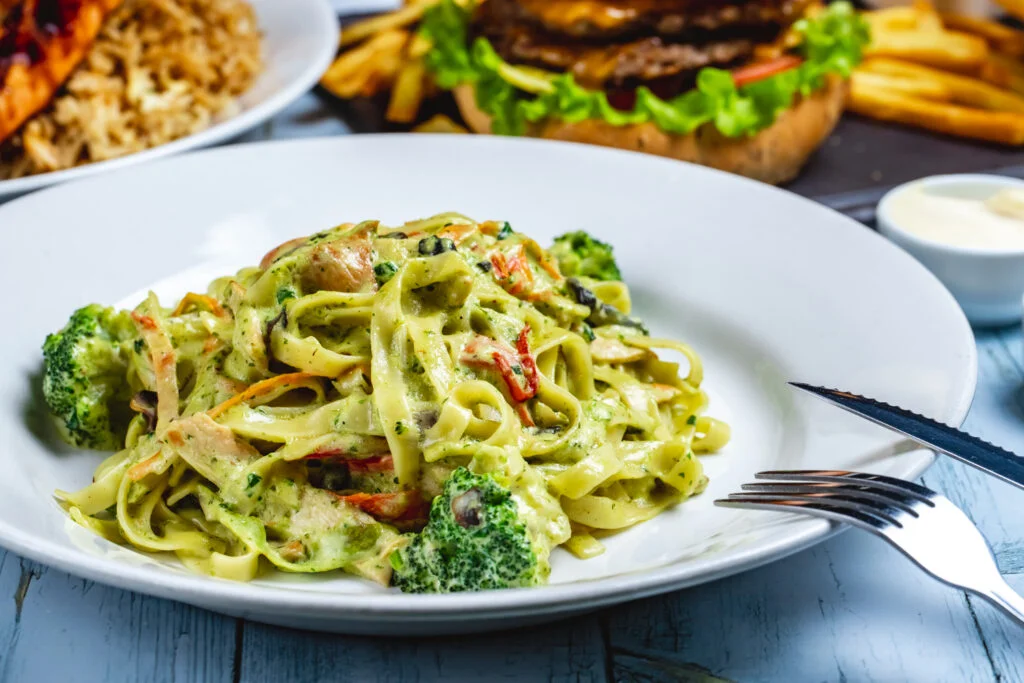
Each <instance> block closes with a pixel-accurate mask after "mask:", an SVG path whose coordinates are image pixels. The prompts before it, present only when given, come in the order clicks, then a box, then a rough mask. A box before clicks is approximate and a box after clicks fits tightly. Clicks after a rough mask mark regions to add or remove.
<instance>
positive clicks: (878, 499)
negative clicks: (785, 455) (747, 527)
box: [741, 481, 918, 517]
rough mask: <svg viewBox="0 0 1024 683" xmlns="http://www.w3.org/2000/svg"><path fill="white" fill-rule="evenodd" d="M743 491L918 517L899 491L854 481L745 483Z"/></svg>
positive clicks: (909, 501) (908, 501) (910, 501)
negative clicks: (874, 506) (864, 504)
mask: <svg viewBox="0 0 1024 683" xmlns="http://www.w3.org/2000/svg"><path fill="white" fill-rule="evenodd" d="M741 488H742V489H743V490H744V491H747V492H749V493H770V494H774V495H782V494H786V495H790V496H805V495H806V496H815V497H822V498H827V499H829V500H831V499H833V498H835V499H839V500H850V501H865V502H867V501H870V502H871V503H875V504H878V505H880V506H882V507H884V508H887V509H892V508H895V510H893V512H896V513H897V514H898V513H899V512H905V513H907V514H910V515H913V516H914V517H917V516H918V514H917V511H916V510H914V508H913V505H912V503H913V502H914V499H910V500H908V499H907V497H906V496H904V495H902V494H901V493H899V492H896V491H889V490H885V489H872V488H870V487H865V486H861V485H859V484H857V483H855V482H849V483H843V484H840V483H834V482H810V483H807V484H793V483H790V482H788V481H787V482H781V481H780V482H775V481H768V482H757V483H753V484H743V486H742V487H741ZM887 514H888V513H887Z"/></svg>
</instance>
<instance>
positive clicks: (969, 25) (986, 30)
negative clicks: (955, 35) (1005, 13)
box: [942, 13, 1024, 57]
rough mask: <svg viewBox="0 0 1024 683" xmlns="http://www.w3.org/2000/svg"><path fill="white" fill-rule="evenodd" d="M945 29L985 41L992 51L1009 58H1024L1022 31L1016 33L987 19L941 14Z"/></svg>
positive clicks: (1023, 33) (1023, 32) (1023, 36)
mask: <svg viewBox="0 0 1024 683" xmlns="http://www.w3.org/2000/svg"><path fill="white" fill-rule="evenodd" d="M942 25H943V26H944V27H945V28H948V29H952V30H954V31H960V32H961V33H970V34H972V35H975V36H978V37H979V38H982V39H983V40H985V41H986V42H987V43H988V44H989V47H990V48H992V49H993V50H996V51H998V52H1001V53H1003V54H1006V55H1010V56H1011V57H1024V31H1017V30H1016V29H1012V28H1010V27H1009V26H1004V25H1003V24H1000V23H998V22H995V21H991V20H989V19H980V18H978V17H968V16H964V15H962V14H946V13H943V14H942Z"/></svg>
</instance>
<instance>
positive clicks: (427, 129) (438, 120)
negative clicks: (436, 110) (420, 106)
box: [413, 114, 469, 134]
mask: <svg viewBox="0 0 1024 683" xmlns="http://www.w3.org/2000/svg"><path fill="white" fill-rule="evenodd" d="M413 131H414V132H416V133H460V134H461V133H468V132H469V130H468V129H467V128H466V127H465V126H460V125H459V124H457V123H455V122H454V121H452V120H451V119H450V118H448V117H447V116H445V115H444V114H435V115H434V116H432V117H431V118H430V119H429V120H427V121H424V122H423V123H421V124H420V125H418V126H416V127H415V128H413Z"/></svg>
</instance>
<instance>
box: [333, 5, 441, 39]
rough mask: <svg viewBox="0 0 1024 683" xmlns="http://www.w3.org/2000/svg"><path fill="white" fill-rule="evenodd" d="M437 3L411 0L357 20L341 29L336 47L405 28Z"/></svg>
mask: <svg viewBox="0 0 1024 683" xmlns="http://www.w3.org/2000/svg"><path fill="white" fill-rule="evenodd" d="M437 3H438V0H413V1H412V2H409V3H407V4H406V5H405V6H404V7H402V9H400V10H397V11H395V12H389V13H388V14H381V15H380V16H376V17H371V18H370V19H364V20H363V21H357V22H356V23H354V24H352V25H351V26H348V27H346V28H344V29H343V30H342V32H341V39H340V40H339V41H338V47H347V46H349V45H355V44H356V43H361V42H362V41H364V40H366V39H367V38H370V37H371V36H374V35H376V34H378V33H383V32H385V31H393V30H395V29H399V28H405V27H407V26H409V25H410V24H413V23H415V22H417V21H419V20H420V18H421V17H422V16H423V12H424V11H425V10H426V9H427V8H428V7H430V6H431V5H436V4H437Z"/></svg>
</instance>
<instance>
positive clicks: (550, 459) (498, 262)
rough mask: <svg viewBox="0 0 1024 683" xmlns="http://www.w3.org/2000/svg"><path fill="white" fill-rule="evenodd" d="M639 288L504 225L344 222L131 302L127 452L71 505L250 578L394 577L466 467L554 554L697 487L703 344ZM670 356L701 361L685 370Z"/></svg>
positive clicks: (702, 432) (593, 541) (111, 531)
mask: <svg viewBox="0 0 1024 683" xmlns="http://www.w3.org/2000/svg"><path fill="white" fill-rule="evenodd" d="M629 313H630V299H629V291H628V289H627V287H626V285H625V284H623V283H622V282H617V281H603V282H599V281H594V280H589V279H587V278H585V277H576V278H567V277H565V276H563V274H562V273H561V272H560V269H559V265H558V263H557V262H556V260H555V259H554V258H553V257H552V256H551V255H550V254H549V253H548V252H547V251H546V250H544V249H543V248H541V247H540V246H539V245H538V244H537V242H535V241H534V240H532V239H530V238H529V237H527V236H526V235H524V234H522V233H519V232H515V231H513V230H512V229H511V227H510V226H509V225H508V224H503V223H498V222H493V221H487V222H482V223H481V222H476V221H474V220H471V219H469V218H467V217H465V216H462V215H459V214H454V213H449V214H442V215H438V216H434V217H431V218H428V219H424V220H420V221H415V222H411V223H407V224H405V225H401V226H397V227H385V226H383V225H380V224H379V223H378V222H376V221H369V222H363V223H358V224H345V225H340V226H338V227H336V228H333V229H331V230H328V231H326V232H322V233H318V234H316V235H313V236H311V237H305V238H300V239H296V240H292V241H289V242H286V243H285V244H283V245H281V246H279V247H277V248H275V249H274V250H272V251H271V252H270V253H268V254H267V255H266V257H264V259H263V261H262V262H261V263H260V264H259V266H256V267H250V268H244V269H242V270H241V271H239V272H238V273H237V274H236V275H234V276H229V277H224V278H220V279H218V280H215V281H214V282H212V283H211V284H210V286H209V289H208V291H207V292H206V293H205V294H200V293H189V294H187V295H186V296H185V297H183V298H182V299H181V301H180V302H178V304H177V305H176V306H175V307H174V308H173V309H170V308H164V307H163V306H162V305H161V304H160V302H158V301H157V299H156V297H155V296H154V295H152V294H150V296H149V297H148V298H147V299H146V300H145V301H143V302H142V303H141V304H140V305H139V306H138V307H137V308H136V309H135V310H134V311H133V312H132V313H131V316H132V321H133V323H134V325H135V328H136V331H137V337H136V338H135V339H133V340H131V341H130V342H129V343H127V348H128V354H129V356H130V357H129V361H128V371H127V376H126V377H125V378H124V380H125V382H126V383H127V384H128V385H129V386H130V389H131V392H132V393H133V394H134V398H133V399H132V408H133V409H134V410H135V411H136V413H135V415H134V417H132V418H131V421H130V425H129V427H128V431H127V437H126V443H125V448H124V449H123V450H121V451H120V452H118V453H116V454H114V455H113V456H111V457H110V458H109V459H107V460H106V461H105V462H104V463H103V464H102V465H101V466H100V467H99V468H98V469H97V471H96V473H95V478H94V482H93V483H92V484H90V485H89V486H87V487H86V488H84V489H82V490H80V491H78V492H76V493H59V496H60V498H61V499H62V501H63V502H64V504H65V505H66V507H67V509H68V510H69V512H70V514H71V515H72V517H73V518H74V519H75V520H76V521H78V522H79V523H81V524H83V525H84V526H87V527H89V528H91V529H94V530H95V531H96V532H98V533H100V534H102V535H103V536H105V537H107V538H109V539H111V540H114V541H117V542H122V543H124V542H126V543H128V544H131V545H132V546H135V547H136V548H139V549H141V550H144V551H149V552H173V553H175V554H177V555H178V557H180V558H181V560H182V561H183V562H184V563H185V564H186V565H188V566H190V567H192V568H194V569H196V570H197V571H202V572H206V573H212V574H214V575H218V576H224V577H230V578H234V579H242V580H244V579H249V578H252V577H253V576H255V575H256V574H257V572H258V571H259V568H260V565H261V564H262V565H265V566H266V565H267V563H268V562H269V564H270V565H273V566H274V567H277V568H278V569H281V570H286V571H296V572H324V571H331V570H336V569H342V570H344V571H347V572H350V573H354V574H357V575H360V576H363V577H366V578H369V579H372V580H375V581H378V582H381V583H384V584H387V583H388V581H389V579H390V574H391V568H390V565H389V562H388V557H389V555H390V554H391V553H392V552H394V551H395V549H397V548H399V547H401V546H402V544H404V543H406V542H407V540H408V538H409V535H410V534H412V533H415V532H416V531H417V530H418V529H419V528H422V526H423V525H424V524H425V523H426V518H427V512H428V510H429V504H430V501H431V500H432V499H433V498H434V497H435V496H437V495H438V493H439V492H440V491H441V488H442V485H443V483H444V481H445V479H446V478H447V476H448V475H449V474H450V473H451V472H452V471H453V470H454V469H455V468H456V467H459V466H467V467H469V468H470V469H471V470H473V471H476V472H480V473H491V474H494V475H495V477H496V478H497V479H498V480H499V481H500V482H501V483H502V484H503V485H504V486H507V487H508V488H509V490H510V491H511V492H512V496H513V499H514V500H515V502H516V504H517V506H518V509H519V510H520V513H521V515H522V517H523V519H524V520H525V522H526V525H527V527H528V529H529V531H530V533H531V535H532V536H533V538H534V539H535V541H536V542H537V544H538V545H539V547H542V548H543V549H544V552H550V550H551V549H552V548H554V547H556V546H561V545H564V546H565V547H566V548H567V549H569V550H570V551H572V552H573V553H575V554H576V555H577V556H580V557H588V556H592V555H594V554H596V553H599V552H600V551H601V549H602V546H601V543H600V541H599V539H600V538H601V537H602V536H604V535H606V534H610V533H614V532H617V531H620V530H622V529H625V528H628V527H630V526H632V525H634V524H636V523H638V522H642V521H644V520H647V519H650V518H651V517H654V516H655V515H657V514H659V513H660V512H662V511H663V510H665V509H666V508H668V507H670V506H672V505H675V504H677V503H679V502H681V501H683V500H685V499H687V498H688V497H690V496H692V495H694V494H695V493H698V492H700V491H701V490H702V489H703V488H704V487H705V485H706V483H707V479H706V477H705V476H704V474H703V470H702V466H701V463H700V460H699V459H698V457H697V455H699V454H701V453H708V452H712V451H715V450H718V449H719V448H721V447H722V446H723V445H724V444H725V442H726V441H727V440H728V438H729V430H728V427H727V426H726V425H725V424H724V423H722V422H720V421H718V420H715V419H713V418H710V417H708V416H706V415H704V410H705V408H706V406H707V396H706V394H705V392H704V391H703V390H702V389H701V381H702V369H701V362H700V359H699V358H698V356H697V355H696V354H695V353H694V352H693V351H692V350H691V349H690V348H689V347H688V346H686V345H685V344H682V343H680V342H676V341H671V340H665V339H657V338H654V337H651V336H649V335H648V333H647V330H646V329H645V328H644V326H643V325H642V324H641V323H640V322H639V321H637V320H635V319H634V318H631V317H629ZM659 350H670V351H673V352H678V353H679V354H682V356H683V357H684V358H685V364H684V366H683V368H682V369H681V366H680V364H679V363H677V362H674V361H671V360H667V359H662V358H660V357H659V355H658V353H657V352H658V351H659Z"/></svg>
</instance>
